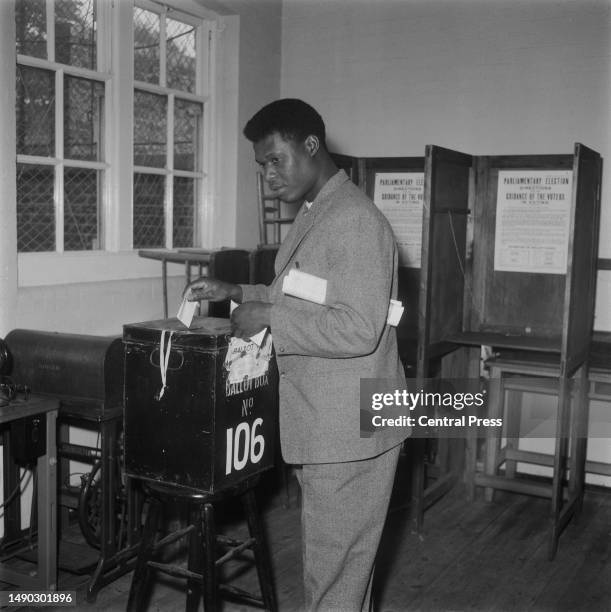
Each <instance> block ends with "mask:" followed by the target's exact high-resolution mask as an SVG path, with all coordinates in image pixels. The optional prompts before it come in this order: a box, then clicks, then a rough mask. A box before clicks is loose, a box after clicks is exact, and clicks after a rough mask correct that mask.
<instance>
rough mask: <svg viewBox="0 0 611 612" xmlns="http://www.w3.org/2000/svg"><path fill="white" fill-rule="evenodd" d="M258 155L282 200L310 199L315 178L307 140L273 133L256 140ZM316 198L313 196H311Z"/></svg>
mask: <svg viewBox="0 0 611 612" xmlns="http://www.w3.org/2000/svg"><path fill="white" fill-rule="evenodd" d="M254 149H255V159H256V161H257V163H258V164H259V166H260V167H261V172H262V174H263V178H264V179H265V181H266V182H267V184H268V186H269V188H270V190H271V194H272V195H274V196H275V197H277V198H278V199H280V200H282V201H283V202H300V201H302V200H303V199H304V198H305V199H307V200H309V199H310V198H309V197H308V194H309V193H310V192H311V191H312V189H313V186H314V184H315V182H316V175H315V171H314V167H313V161H312V156H311V155H310V153H309V151H308V148H307V146H306V143H305V142H296V141H293V140H286V139H285V138H283V137H282V136H281V135H280V134H277V133H274V134H271V135H270V136H267V137H266V138H263V139H262V140H259V141H258V142H256V143H255V144H254ZM312 199H313V198H312Z"/></svg>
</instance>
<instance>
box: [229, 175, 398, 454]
mask: <svg viewBox="0 0 611 612" xmlns="http://www.w3.org/2000/svg"><path fill="white" fill-rule="evenodd" d="M293 267H298V268H299V269H300V270H301V271H303V272H308V273H310V274H314V275H316V276H318V277H321V278H325V279H327V294H326V300H325V303H324V305H319V304H315V303H312V302H309V301H305V300H302V299H299V298H295V297H291V296H288V295H285V294H283V293H282V281H283V278H284V277H285V276H286V274H288V272H289V270H290V269H291V268H293ZM275 273H276V277H275V279H274V281H273V282H272V284H271V285H270V286H265V285H241V287H242V296H243V301H250V300H261V301H266V302H271V303H272V308H271V332H272V338H273V342H274V347H275V350H276V356H277V361H278V370H279V373H280V379H279V402H280V417H279V418H280V441H281V447H282V455H283V457H284V460H285V461H287V462H288V463H335V462H343V461H354V460H359V459H366V458H369V457H373V456H376V455H378V454H380V453H382V452H384V451H385V450H388V449H390V448H392V447H393V446H396V445H397V444H399V443H400V442H401V441H402V440H403V439H405V438H406V437H407V435H408V433H409V432H408V430H407V429H405V428H402V427H390V428H388V429H383V430H382V429H377V428H376V430H375V433H374V434H373V435H372V436H370V437H361V435H360V405H359V396H360V379H361V378H395V379H398V380H400V381H402V384H404V383H405V378H404V375H403V369H402V366H401V363H400V361H399V357H398V353H397V340H396V330H395V328H394V327H390V326H389V325H387V324H386V318H387V312H388V304H389V300H390V299H391V298H394V297H396V294H397V249H396V243H395V239H394V236H393V233H392V230H391V228H390V225H389V224H388V221H387V220H386V218H385V217H384V215H383V214H382V213H381V212H380V211H379V210H378V208H377V207H376V206H375V205H374V204H373V203H372V202H371V200H370V199H369V198H368V197H367V196H366V195H365V194H364V193H363V192H362V191H361V190H360V189H358V188H357V187H356V186H355V185H354V184H353V183H352V182H351V181H350V180H349V178H348V176H347V175H346V173H345V172H344V171H343V170H340V171H339V172H338V173H337V174H335V175H334V176H333V177H331V179H329V181H328V182H327V183H326V184H325V185H324V186H323V188H322V189H321V190H320V192H319V194H318V196H317V197H316V199H315V200H314V202H313V203H312V206H311V208H310V209H308V208H307V207H306V206H305V205H303V206H302V207H301V209H300V211H299V213H298V214H297V216H296V218H295V220H294V222H293V224H292V225H291V228H290V230H289V232H288V234H287V236H286V239H285V240H284V242H283V243H282V245H281V246H280V248H279V251H278V254H277V257H276V262H275Z"/></svg>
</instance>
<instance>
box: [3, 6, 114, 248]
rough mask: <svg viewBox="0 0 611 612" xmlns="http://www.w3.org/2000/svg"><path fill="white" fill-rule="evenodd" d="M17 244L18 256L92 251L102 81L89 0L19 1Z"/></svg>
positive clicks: (99, 180) (101, 161) (100, 177)
mask: <svg viewBox="0 0 611 612" xmlns="http://www.w3.org/2000/svg"><path fill="white" fill-rule="evenodd" d="M15 16H16V34H17V52H18V54H19V55H18V58H19V60H18V63H17V100H16V109H15V111H16V120H17V241H18V250H19V251H20V252H30V251H78V250H93V249H99V248H100V246H101V239H102V234H101V232H102V229H103V228H102V227H101V224H100V212H101V202H102V194H103V186H104V181H105V171H106V169H107V167H108V165H107V163H106V159H105V153H104V146H103V141H104V109H105V96H106V86H107V81H108V79H109V75H108V74H107V73H106V72H105V71H104V68H105V67H104V66H99V63H100V62H99V61H98V59H99V52H98V41H97V36H96V34H97V25H98V16H97V13H96V10H95V4H94V2H93V0H57V1H56V2H55V3H54V4H47V3H45V2H44V1H43V0H18V1H17V2H16V4H15Z"/></svg>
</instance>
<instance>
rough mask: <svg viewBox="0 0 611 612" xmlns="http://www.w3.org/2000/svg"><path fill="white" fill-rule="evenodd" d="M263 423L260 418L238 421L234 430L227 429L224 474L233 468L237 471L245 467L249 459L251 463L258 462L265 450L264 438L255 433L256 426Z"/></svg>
mask: <svg viewBox="0 0 611 612" xmlns="http://www.w3.org/2000/svg"><path fill="white" fill-rule="evenodd" d="M262 424H263V419H262V418H260V417H259V418H256V419H255V420H254V421H253V424H252V429H251V428H250V423H246V422H243V423H240V424H239V425H238V426H237V427H236V428H235V431H234V428H233V427H230V428H229V429H227V454H226V455H225V474H226V475H227V474H231V472H232V471H233V470H235V471H236V472H239V471H240V470H243V469H244V468H245V467H246V464H247V463H248V461H249V459H250V462H251V463H258V462H259V461H261V457H263V451H264V450H265V438H264V437H263V436H262V435H261V434H258V433H257V428H258V427H260V426H261V425H262Z"/></svg>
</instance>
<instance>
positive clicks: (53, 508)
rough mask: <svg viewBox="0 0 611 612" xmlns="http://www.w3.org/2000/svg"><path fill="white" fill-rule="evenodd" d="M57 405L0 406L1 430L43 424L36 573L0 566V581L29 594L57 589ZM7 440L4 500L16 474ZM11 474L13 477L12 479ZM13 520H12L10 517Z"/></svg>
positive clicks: (18, 402)
mask: <svg viewBox="0 0 611 612" xmlns="http://www.w3.org/2000/svg"><path fill="white" fill-rule="evenodd" d="M58 408H59V402H58V401H57V400H55V399H50V398H45V397H40V396H30V397H29V399H27V400H25V399H15V400H13V401H11V402H10V403H9V405H8V406H0V426H2V428H3V429H9V431H10V428H11V427H12V426H13V425H14V424H15V423H17V422H18V421H19V420H20V419H35V418H36V417H45V416H46V418H40V423H41V424H42V423H44V424H45V426H44V436H45V442H46V445H45V451H44V454H43V455H42V456H40V457H39V458H38V459H37V462H36V463H37V465H36V473H37V483H38V490H37V495H38V505H37V511H38V556H37V568H36V572H35V573H33V574H32V573H31V572H29V571H28V572H20V571H18V570H16V569H13V568H11V567H8V565H7V564H6V563H0V581H2V582H7V583H9V584H14V585H16V586H19V587H22V588H24V589H28V590H39V591H48V590H56V589H57V447H56V440H55V430H56V420H57V411H58ZM10 442H11V440H10V435H9V438H8V443H9V444H8V445H7V444H6V438H5V443H4V482H5V499H6V489H7V483H10V486H12V483H13V481H14V480H15V473H16V472H17V469H16V466H15V465H14V463H13V461H12V459H11V455H10V452H7V451H8V446H10ZM11 472H12V475H11ZM10 518H11V514H10V513H7V509H6V508H5V514H4V533H5V538H6V535H7V530H8V529H7V521H8V520H10ZM12 518H13V519H14V516H13V517H12Z"/></svg>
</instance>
